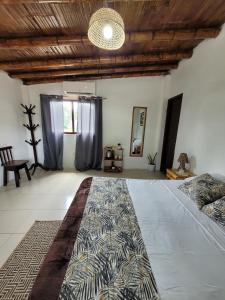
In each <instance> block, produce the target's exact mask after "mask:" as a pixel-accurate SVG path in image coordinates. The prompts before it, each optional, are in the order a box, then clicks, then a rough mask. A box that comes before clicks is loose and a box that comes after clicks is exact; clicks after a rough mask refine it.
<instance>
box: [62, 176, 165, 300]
mask: <svg viewBox="0 0 225 300" xmlns="http://www.w3.org/2000/svg"><path fill="white" fill-rule="evenodd" d="M59 299H63V300H69V299H76V300H83V299H84V300H95V299H100V300H111V299H112V300H117V299H118V300H121V299H127V300H156V299H159V295H158V291H157V286H156V282H155V279H154V276H153V273H152V270H151V266H150V263H149V259H148V256H147V253H146V249H145V245H144V242H143V239H142V236H141V232H140V228H139V225H138V221H137V218H136V215H135V211H134V207H133V203H132V200H131V198H130V195H129V192H128V189H127V185H126V180H124V179H112V178H93V181H92V185H91V189H90V193H89V196H88V199H87V203H86V207H85V211H84V215H83V219H82V222H81V225H80V229H79V232H78V235H77V239H76V242H75V244H74V249H73V253H72V256H71V259H70V262H69V266H68V268H67V271H66V275H65V278H64V281H63V284H62V287H61V291H60V295H59Z"/></svg>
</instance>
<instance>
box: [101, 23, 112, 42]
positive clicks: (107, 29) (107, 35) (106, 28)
mask: <svg viewBox="0 0 225 300" xmlns="http://www.w3.org/2000/svg"><path fill="white" fill-rule="evenodd" d="M103 35H104V38H105V39H106V40H110V39H111V38H112V36H113V30H112V27H111V26H110V25H105V26H104V28H103Z"/></svg>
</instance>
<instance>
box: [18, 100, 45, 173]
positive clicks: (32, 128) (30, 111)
mask: <svg viewBox="0 0 225 300" xmlns="http://www.w3.org/2000/svg"><path fill="white" fill-rule="evenodd" d="M21 106H22V107H23V108H24V109H25V111H23V113H24V114H26V115H28V122H29V124H23V126H24V127H26V128H27V129H28V130H29V131H30V134H31V139H30V141H27V140H25V142H26V143H28V144H29V145H31V146H32V147H33V153H34V163H33V164H32V165H31V167H30V168H29V170H32V169H33V172H32V175H34V173H35V171H36V168H37V167H40V168H41V169H43V170H47V169H46V168H45V167H44V166H43V165H42V164H40V163H39V162H38V157H37V149H36V147H37V145H38V143H40V141H41V139H39V140H38V141H36V140H35V136H34V131H35V129H36V128H37V127H38V126H39V124H37V125H36V124H33V121H32V115H35V112H33V110H34V109H35V107H36V106H35V105H32V104H30V106H27V105H24V104H21Z"/></svg>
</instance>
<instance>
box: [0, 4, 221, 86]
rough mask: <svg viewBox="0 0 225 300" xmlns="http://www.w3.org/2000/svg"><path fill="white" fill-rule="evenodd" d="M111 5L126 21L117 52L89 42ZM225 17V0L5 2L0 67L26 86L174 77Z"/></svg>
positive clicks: (0, 20)
mask: <svg viewBox="0 0 225 300" xmlns="http://www.w3.org/2000/svg"><path fill="white" fill-rule="evenodd" d="M106 5H107V6H108V7H111V8H114V9H115V10H116V11H118V12H119V13H120V14H121V16H122V17H123V20H124V23H125V30H126V41H125V44H124V45H123V47H122V48H121V49H119V50H117V51H104V50H101V49H98V48H97V47H95V46H93V45H92V44H91V43H90V42H89V41H88V39H87V30H88V23H89V20H90V17H91V15H92V13H94V12H95V11H96V10H97V9H99V8H101V7H103V6H106ZM224 22H225V1H224V0H186V1H184V0H144V1H139V0H121V1H119V0H108V1H100V0H83V1H78V0H50V1H47V0H0V69H2V70H5V71H7V72H8V73H9V75H10V76H11V77H13V78H20V79H22V80H23V82H24V84H36V83H47V82H57V81H63V80H89V79H102V78H116V77H134V76H157V75H166V74H168V73H169V72H170V70H172V69H175V68H177V66H178V63H179V62H180V61H181V60H182V59H185V58H190V57H191V56H192V52H193V49H194V48H195V47H196V46H197V45H198V44H199V43H200V42H201V41H203V40H204V39H208V38H215V37H216V36H217V35H218V34H219V32H220V28H221V25H222V24H223V23H224Z"/></svg>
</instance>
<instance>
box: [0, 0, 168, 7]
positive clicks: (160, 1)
mask: <svg viewBox="0 0 225 300" xmlns="http://www.w3.org/2000/svg"><path fill="white" fill-rule="evenodd" d="M82 1H83V2H85V1H88V0H82ZM127 1H129V0H106V2H108V3H109V4H110V3H112V2H127ZM133 1H134V2H135V1H136V2H138V1H140V0H133ZM144 1H145V2H152V5H153V6H161V5H166V6H168V5H169V3H170V0H144ZM79 2H81V0H0V4H10V5H13V4H29V3H36V4H52V3H53V4H54V3H55V4H57V3H59V4H69V3H79Z"/></svg>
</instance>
